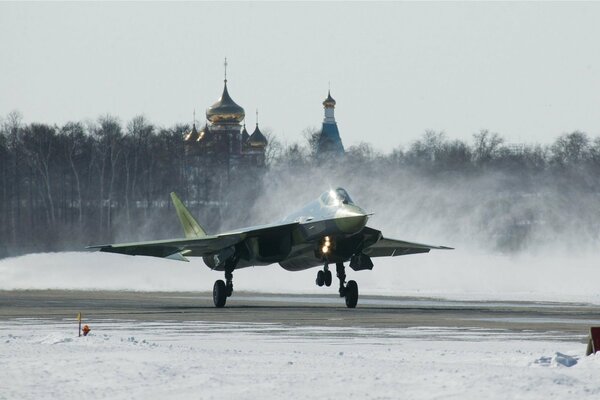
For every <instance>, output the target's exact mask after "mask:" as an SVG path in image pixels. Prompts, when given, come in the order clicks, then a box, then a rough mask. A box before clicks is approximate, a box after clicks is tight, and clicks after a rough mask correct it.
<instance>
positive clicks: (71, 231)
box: [0, 112, 600, 258]
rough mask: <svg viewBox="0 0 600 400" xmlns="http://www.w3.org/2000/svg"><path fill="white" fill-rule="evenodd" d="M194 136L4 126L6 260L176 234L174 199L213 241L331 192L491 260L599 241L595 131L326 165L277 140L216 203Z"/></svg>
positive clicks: (1, 252) (438, 141)
mask: <svg viewBox="0 0 600 400" xmlns="http://www.w3.org/2000/svg"><path fill="white" fill-rule="evenodd" d="M189 129H190V126H189V124H175V125H173V126H171V127H168V128H165V127H160V126H157V125H154V124H153V123H152V122H151V121H150V120H148V119H147V118H146V117H144V116H137V117H135V118H133V119H132V120H130V121H127V122H122V121H121V120H120V119H119V118H118V117H115V116H110V115H103V116H101V117H99V118H98V119H97V120H95V121H85V122H68V123H66V124H64V125H62V126H58V125H50V124H45V123H34V122H32V123H24V122H23V117H22V116H21V114H20V113H18V112H11V113H9V114H8V115H5V116H2V117H1V118H0V196H1V197H0V215H1V219H0V258H1V257H7V256H14V255H19V254H24V253H30V252H43V251H63V250H81V249H83V248H84V247H85V246H86V245H90V244H99V243H100V244H101V243H109V242H114V241H134V240H149V239H159V238H166V237H174V236H180V235H181V232H180V228H179V225H178V222H177V219H176V217H175V213H174V210H173V209H172V206H171V204H170V200H169V193H170V192H172V191H175V192H177V193H178V194H179V196H180V197H181V198H182V199H183V200H184V202H186V204H188V206H189V207H190V209H191V210H192V211H193V212H194V213H195V214H196V215H197V217H198V219H199V220H200V221H205V222H204V223H205V224H206V225H207V226H206V227H207V228H208V229H209V230H210V231H211V232H217V231H219V230H221V229H232V228H236V227H241V226H247V225H248V224H255V223H266V222H272V221H273V220H274V219H276V217H277V218H279V217H281V216H283V214H285V212H290V211H293V210H294V208H297V207H300V206H301V205H302V203H300V201H304V200H310V199H312V198H315V197H317V196H318V194H319V193H320V192H322V191H323V190H326V189H327V187H329V185H335V186H338V185H339V186H342V185H344V186H345V187H347V189H348V190H349V191H350V193H351V194H352V193H356V195H355V197H356V198H355V200H360V201H357V202H358V203H360V204H361V205H363V204H364V205H365V206H367V207H369V208H372V209H375V210H380V211H379V212H378V211H376V215H375V217H374V218H380V219H381V223H382V224H383V225H384V226H386V227H388V229H391V230H392V231H397V230H399V229H400V228H398V226H403V227H404V228H403V229H407V230H409V231H410V232H411V233H413V234H414V235H417V236H418V235H425V234H427V235H428V236H432V237H435V238H442V237H446V238H448V239H450V240H451V241H452V242H454V243H459V244H465V243H469V245H471V244H473V243H475V244H476V245H477V246H479V247H483V248H485V249H490V250H493V251H501V252H518V251H522V250H523V249H526V248H527V249H531V248H532V246H533V247H535V246H536V245H538V244H540V243H557V242H560V243H561V245H565V246H567V245H568V246H571V245H579V246H581V245H582V243H584V244H592V243H597V240H598V238H600V232H599V230H600V228H599V226H600V223H599V222H600V215H599V212H598V211H599V210H600V207H598V205H600V202H599V200H600V137H591V136H590V135H588V134H586V133H585V132H581V131H574V132H569V133H563V134H562V135H560V136H558V137H555V138H552V139H551V140H549V142H548V143H519V144H514V143H512V144H511V143H507V142H506V141H505V140H504V139H503V137H502V136H501V134H499V133H494V132H490V131H487V130H481V131H479V132H475V133H470V134H466V135H465V137H469V136H470V138H471V139H470V140H459V139H452V138H449V137H447V135H446V134H445V133H444V132H434V131H426V132H424V133H423V134H422V135H421V137H420V138H419V139H418V140H416V141H414V142H412V143H398V144H397V146H396V147H395V148H390V149H389V150H387V151H385V152H379V151H377V150H375V149H374V148H373V147H372V146H371V145H370V144H369V143H367V142H363V143H360V144H358V145H354V146H347V147H346V154H345V156H344V157H341V158H335V159H331V160H327V159H325V160H323V158H322V157H317V156H316V143H317V141H318V135H319V131H318V129H316V128H307V129H306V130H305V131H304V132H299V133H298V141H297V142H295V143H289V144H288V143H283V142H282V141H280V140H279V139H278V138H277V136H276V134H272V133H270V134H269V135H268V137H269V146H268V148H267V157H266V167H264V168H262V169H260V170H258V171H254V172H253V173H250V172H248V171H245V170H242V169H240V170H234V171H232V176H233V178H232V179H231V181H229V182H227V184H226V185H224V186H223V188H224V189H223V188H221V189H219V193H210V192H208V193H207V189H206V188H204V189H205V190H203V191H202V190H194V185H199V184H200V183H198V182H196V181H193V179H191V176H190V171H191V170H192V167H193V165H192V164H193V160H189V159H188V158H187V157H186V156H185V153H184V143H183V135H184V133H185V132H186V131H188V130H189ZM342 140H343V133H342ZM212 168H222V165H221V164H218V163H217V164H214V165H213V166H212ZM200 193H201V197H200ZM387 213H389V215H390V216H389V217H386V214H387ZM433 216H435V218H434V219H433ZM446 242H448V240H446Z"/></svg>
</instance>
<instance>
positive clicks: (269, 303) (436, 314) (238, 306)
mask: <svg viewBox="0 0 600 400" xmlns="http://www.w3.org/2000/svg"><path fill="white" fill-rule="evenodd" d="M78 312H82V313H83V315H84V316H85V318H86V319H87V320H89V321H93V320H94V319H97V320H100V319H102V320H107V319H119V320H131V321H173V322H174V323H176V322H178V321H179V322H182V321H206V322H232V323H236V322H237V323H253V322H258V323H275V324H282V325H287V326H310V327H319V326H322V327H336V326H339V327H369V328H377V327H381V328H386V329H387V328H406V327H458V328H463V327H464V328H469V329H478V328H480V329H486V330H489V329H493V330H507V331H521V332H536V331H537V332H543V333H544V334H547V333H548V332H555V333H556V334H557V337H564V338H569V337H571V340H572V338H573V337H579V338H581V340H582V341H583V340H584V337H585V335H587V332H588V331H589V327H590V326H600V306H599V305H592V304H580V303H544V302H501V301H493V302H492V301H490V302H487V301H450V300H439V299H430V298H410V297H384V296H361V297H360V299H359V304H358V307H357V308H356V309H347V308H346V307H345V306H344V302H343V299H341V298H339V297H337V296H334V295H311V294H307V295H284V294H279V295H275V294H260V293H248V292H238V293H234V296H233V297H231V298H229V299H228V301H227V306H226V307H225V308H222V309H217V308H214V306H213V304H212V293H206V292H197V293H196V292H194V293H191V292H124V291H63V290H47V291H44V290H35V291H33V290H32V291H0V320H10V319H16V318H33V319H40V318H49V319H56V320H62V319H69V318H74V317H75V316H76V314H77V313H78Z"/></svg>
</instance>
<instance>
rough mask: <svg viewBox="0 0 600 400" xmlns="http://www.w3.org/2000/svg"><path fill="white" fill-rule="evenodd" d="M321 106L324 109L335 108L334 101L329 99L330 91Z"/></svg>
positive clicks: (331, 98)
mask: <svg viewBox="0 0 600 400" xmlns="http://www.w3.org/2000/svg"><path fill="white" fill-rule="evenodd" d="M323 106H324V107H325V108H333V107H335V100H334V99H333V97H331V91H328V92H327V98H326V99H325V101H323Z"/></svg>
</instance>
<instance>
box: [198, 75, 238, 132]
mask: <svg viewBox="0 0 600 400" xmlns="http://www.w3.org/2000/svg"><path fill="white" fill-rule="evenodd" d="M245 116H246V113H245V112H244V109H243V108H242V107H240V106H239V105H238V104H237V103H236V102H235V101H233V99H232V98H231V96H229V92H228V91H227V79H226V80H225V86H224V87H223V94H222V95H221V98H220V99H219V100H218V101H217V102H216V103H215V104H213V105H212V106H210V107H209V108H208V110H206V118H207V119H208V120H209V121H210V122H212V123H213V124H214V123H220V122H222V123H240V122H242V121H243V119H244V117H245Z"/></svg>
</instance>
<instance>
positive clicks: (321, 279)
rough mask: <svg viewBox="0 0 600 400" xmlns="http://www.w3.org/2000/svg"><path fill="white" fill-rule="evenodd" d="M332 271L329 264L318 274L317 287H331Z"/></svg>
mask: <svg viewBox="0 0 600 400" xmlns="http://www.w3.org/2000/svg"><path fill="white" fill-rule="evenodd" d="M331 280H332V277H331V271H330V270H329V266H328V265H327V264H325V266H324V267H323V269H322V270H321V271H319V272H317V279H316V281H315V282H316V284H317V286H323V285H325V286H327V287H329V286H331Z"/></svg>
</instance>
